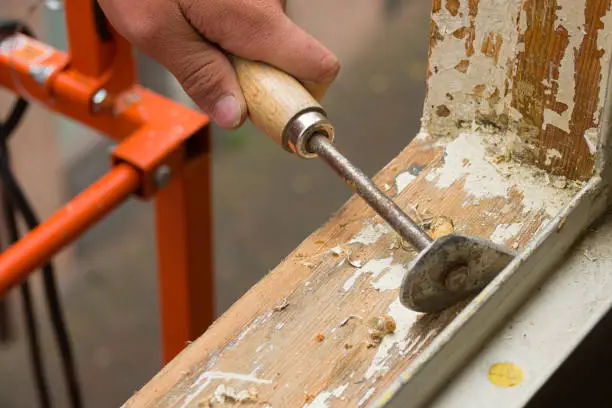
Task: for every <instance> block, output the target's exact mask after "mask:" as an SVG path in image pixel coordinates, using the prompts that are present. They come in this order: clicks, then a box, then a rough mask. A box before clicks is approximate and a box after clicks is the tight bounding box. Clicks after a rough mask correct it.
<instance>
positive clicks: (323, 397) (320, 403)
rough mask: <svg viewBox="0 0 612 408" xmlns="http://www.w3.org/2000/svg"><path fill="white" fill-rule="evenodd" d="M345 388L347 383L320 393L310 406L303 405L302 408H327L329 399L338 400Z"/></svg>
mask: <svg viewBox="0 0 612 408" xmlns="http://www.w3.org/2000/svg"><path fill="white" fill-rule="evenodd" d="M347 388H348V383H347V384H344V385H341V386H339V387H336V388H334V389H332V390H329V391H323V392H320V393H319V395H317V396H316V397H315V399H314V400H312V402H311V403H310V404H307V405H304V408H327V407H329V399H330V398H331V397H334V398H340V396H341V395H342V394H343V393H344V391H345V390H346V389H347Z"/></svg>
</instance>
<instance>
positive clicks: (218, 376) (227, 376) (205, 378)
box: [181, 371, 272, 408]
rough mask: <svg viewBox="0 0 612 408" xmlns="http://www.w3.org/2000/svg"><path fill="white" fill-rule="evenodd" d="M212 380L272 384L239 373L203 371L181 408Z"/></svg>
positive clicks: (253, 376) (269, 381)
mask: <svg viewBox="0 0 612 408" xmlns="http://www.w3.org/2000/svg"><path fill="white" fill-rule="evenodd" d="M213 380H224V381H241V382H247V383H255V384H272V381H271V380H264V379H261V378H257V377H256V376H255V375H253V374H240V373H228V372H222V371H204V372H203V373H202V374H200V375H199V376H198V378H197V380H196V381H195V382H194V383H193V385H192V386H191V387H190V388H189V391H188V392H187V395H188V396H187V398H185V401H184V402H183V404H182V405H181V408H184V407H187V406H188V405H189V404H190V403H191V401H193V400H194V399H195V398H196V397H197V396H199V395H200V394H201V393H202V391H204V390H205V389H206V388H207V387H208V386H209V385H210V383H211V382H212V381H213Z"/></svg>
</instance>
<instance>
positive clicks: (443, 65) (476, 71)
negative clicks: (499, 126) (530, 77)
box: [424, 0, 521, 135]
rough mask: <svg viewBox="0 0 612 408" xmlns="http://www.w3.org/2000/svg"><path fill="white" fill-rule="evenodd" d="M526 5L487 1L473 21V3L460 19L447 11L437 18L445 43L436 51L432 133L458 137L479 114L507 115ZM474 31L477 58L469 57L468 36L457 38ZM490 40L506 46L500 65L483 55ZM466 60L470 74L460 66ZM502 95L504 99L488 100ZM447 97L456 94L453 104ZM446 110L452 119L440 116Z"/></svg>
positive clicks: (427, 118)
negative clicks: (459, 126)
mask: <svg viewBox="0 0 612 408" xmlns="http://www.w3.org/2000/svg"><path fill="white" fill-rule="evenodd" d="M520 6H521V1H520V0H488V1H482V2H480V3H479V4H478V13H477V15H476V17H475V18H473V17H470V15H469V2H467V1H461V2H459V11H458V13H457V15H456V16H452V15H451V14H450V12H449V11H448V10H447V9H446V7H442V8H441V9H440V10H439V11H438V12H436V13H433V15H432V19H433V20H434V22H435V23H436V25H437V27H438V30H439V32H440V34H441V35H442V36H443V37H444V39H443V40H439V41H437V42H436V43H435V46H434V47H433V48H432V49H431V57H430V63H429V66H430V67H432V75H431V76H430V77H429V79H428V92H427V101H426V105H425V106H426V109H425V111H424V123H425V124H426V126H427V128H428V129H429V130H430V131H432V132H433V133H435V134H450V135H452V134H454V133H455V132H456V121H457V120H458V119H461V120H464V121H472V120H475V119H476V118H477V116H478V114H479V113H485V114H489V113H491V112H493V113H495V114H497V115H499V114H502V113H504V110H505V109H506V106H509V104H508V103H507V102H508V100H504V98H503V95H505V94H506V89H507V87H511V86H512V84H511V82H509V81H508V78H509V75H508V69H509V68H510V67H511V65H510V64H508V62H509V61H511V60H512V59H513V58H514V56H515V53H516V43H517V38H518V28H517V27H516V21H517V20H518V13H519V10H520ZM472 26H473V27H474V29H475V35H474V37H473V38H474V42H473V50H474V54H473V55H471V56H468V55H467V53H466V43H467V41H468V36H467V35H466V36H464V38H456V37H455V36H454V35H453V32H455V31H456V30H457V29H460V28H464V29H469V28H470V27H472ZM489 35H492V36H493V41H494V42H495V43H496V45H497V44H498V41H501V44H500V46H499V53H498V54H497V58H496V59H497V64H496V63H495V58H492V57H490V56H487V55H485V54H484V53H483V52H482V50H481V48H482V44H483V41H484V40H485V39H486V38H489ZM498 38H499V39H498ZM464 60H468V61H469V65H468V66H467V70H466V72H461V71H460V70H457V69H456V67H457V66H458V65H460V64H461V63H462V61H464ZM507 81H508V82H507ZM476 88H480V91H479V92H475V89H476ZM496 90H497V94H498V95H500V96H501V98H498V99H497V100H493V99H488V97H489V96H490V95H492V94H493V92H495V91H496ZM447 94H450V95H452V96H453V99H452V100H449V98H448V96H447ZM511 94H512V93H511V92H509V93H508V96H507V98H510V97H511ZM440 105H446V106H447V108H448V109H449V111H450V112H451V114H450V115H449V116H447V117H438V116H437V114H436V109H437V107H438V106H440Z"/></svg>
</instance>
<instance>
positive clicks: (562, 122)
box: [542, 85, 570, 133]
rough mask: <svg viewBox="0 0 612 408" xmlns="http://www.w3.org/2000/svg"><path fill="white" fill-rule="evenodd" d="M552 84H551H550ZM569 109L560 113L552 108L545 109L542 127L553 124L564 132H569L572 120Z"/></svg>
mask: <svg viewBox="0 0 612 408" xmlns="http://www.w3.org/2000/svg"><path fill="white" fill-rule="evenodd" d="M549 86H550V85H549ZM564 88H565V87H563V86H561V87H559V89H564ZM568 111H569V109H568V110H566V111H563V113H561V114H559V113H557V112H555V111H554V110H552V109H548V108H545V109H544V121H543V122H542V129H546V126H548V125H552V126H554V127H556V128H557V129H561V130H563V131H564V132H567V133H569V132H570V128H569V122H570V113H568Z"/></svg>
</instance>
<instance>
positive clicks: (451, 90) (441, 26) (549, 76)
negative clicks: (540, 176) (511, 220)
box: [425, 0, 610, 180]
mask: <svg viewBox="0 0 612 408" xmlns="http://www.w3.org/2000/svg"><path fill="white" fill-rule="evenodd" d="M444 4H445V7H442V1H441V0H436V1H434V7H433V13H432V22H431V33H430V35H431V40H430V43H431V46H430V67H429V73H428V76H429V83H430V87H429V89H430V90H431V89H435V90H437V92H428V97H427V101H426V105H425V118H426V121H425V124H426V126H427V127H428V129H429V130H430V131H431V132H432V133H434V134H447V135H453V134H456V133H457V132H458V131H461V130H462V129H465V128H466V127H468V128H469V127H470V126H471V125H472V124H473V123H474V122H475V121H477V122H483V121H484V122H488V123H490V124H492V125H494V126H496V127H497V128H498V129H499V132H500V133H502V134H504V136H505V139H507V142H506V144H505V146H502V147H501V148H502V149H503V152H501V153H503V154H506V155H515V156H518V158H519V159H520V160H522V161H526V162H529V163H532V164H536V165H537V166H539V167H541V168H544V169H547V170H549V171H550V172H551V173H553V174H559V175H564V176H566V177H569V178H572V179H580V180H586V179H588V178H589V177H590V176H591V174H592V172H593V163H594V159H595V150H596V146H597V143H598V140H597V135H598V129H599V126H600V122H601V117H602V111H601V109H602V106H603V100H604V98H605V91H606V86H605V84H606V81H607V77H608V70H607V69H606V68H607V67H608V65H609V63H610V57H609V52H606V50H608V49H609V41H610V40H609V38H607V36H606V35H603V36H602V35H600V32H601V31H602V30H603V29H604V28H605V27H607V26H608V21H609V19H610V13H609V10H610V0H590V1H573V0H547V1H540V0H510V1H506V0H486V1H485V0H469V1H461V2H459V1H457V0H447V1H445V2H444ZM517 23H518V24H517ZM462 45H463V47H462ZM602 67H605V68H604V69H602ZM443 84H444V85H445V86H443ZM602 84H603V85H602Z"/></svg>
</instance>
